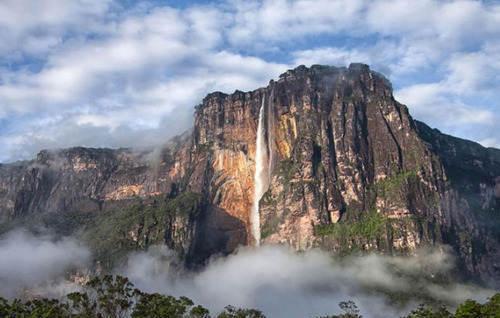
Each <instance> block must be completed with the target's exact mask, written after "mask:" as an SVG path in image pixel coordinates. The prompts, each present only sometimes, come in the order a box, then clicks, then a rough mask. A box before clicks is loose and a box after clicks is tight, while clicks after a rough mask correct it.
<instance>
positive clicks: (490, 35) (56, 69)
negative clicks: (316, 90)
mask: <svg viewBox="0 0 500 318" xmlns="http://www.w3.org/2000/svg"><path fill="white" fill-rule="evenodd" d="M410 3H411V5H410ZM499 24H500V6H499V5H496V4H495V3H485V2H479V1H446V2H442V1H437V0H424V1H419V2H418V3H413V2H412V1H408V0H397V1H385V0H377V1H370V2H368V1H361V0H355V1H352V0H334V1H329V0H298V1H290V0H279V1H270V0H264V1H251V2H249V1H240V0H231V1H229V0H228V1H225V2H223V3H221V4H217V5H215V4H210V5H203V6H202V5H190V6H187V7H186V8H185V9H178V8H172V7H169V6H165V5H160V4H155V3H141V4H136V5H133V6H131V7H128V8H125V7H123V6H122V5H121V4H119V3H118V2H113V1H111V0H110V1H95V0H81V1H73V2H68V1H60V0H59V1H58V0H43V1H29V0H21V1H12V0H9V1H4V2H2V3H1V4H0V30H5V31H6V32H1V33H0V43H1V44H0V53H2V58H0V70H1V72H0V119H3V120H4V121H5V120H7V121H9V123H11V124H10V125H9V127H10V128H9V130H8V131H5V130H4V131H3V132H2V134H3V136H0V141H2V146H3V148H4V149H11V150H8V152H9V153H6V152H4V153H3V154H2V155H0V156H1V158H0V160H7V158H13V156H14V155H13V153H17V154H19V153H26V154H28V155H32V154H31V152H30V151H36V150H37V149H39V148H40V147H42V146H43V145H45V146H48V145H53V144H59V145H65V146H66V145H73V144H75V143H77V142H80V141H81V139H80V138H76V137H74V136H73V135H68V134H65V133H63V132H65V131H67V129H68V127H69V126H70V125H76V127H74V130H78V129H83V130H85V131H90V130H92V129H95V130H94V131H95V132H97V131H99V132H102V131H103V130H104V131H106V138H103V139H100V138H95V141H94V143H92V142H90V141H89V142H90V143H89V145H105V144H106V141H114V142H112V143H111V142H110V143H108V145H109V146H114V145H117V144H120V145H121V143H122V141H121V140H122V139H123V140H126V138H123V137H121V135H120V136H118V135H117V132H121V131H126V130H127V129H128V130H130V131H131V133H132V134H135V135H136V137H137V138H130V140H131V141H133V140H142V139H143V137H140V134H141V130H142V131H143V133H144V136H149V134H150V130H152V129H155V128H159V127H161V124H160V123H161V122H162V120H164V119H165V118H166V117H168V116H170V114H171V112H172V110H173V109H180V108H182V107H186V108H187V109H186V111H185V113H189V112H191V110H192V107H193V105H196V104H197V103H198V102H199V101H200V99H201V98H202V97H203V95H204V94H206V93H208V92H210V91H212V90H222V91H227V92H231V91H234V90H235V89H241V90H251V89H254V88H257V87H259V86H262V85H265V84H266V83H267V82H268V81H269V80H270V79H271V78H276V76H277V75H278V74H280V73H281V72H283V71H285V70H286V69H287V68H290V67H293V66H295V65H297V64H308V65H309V64H318V63H326V64H335V65H339V64H340V65H347V64H349V63H351V62H364V63H369V64H370V65H371V66H372V69H375V70H378V71H381V72H382V73H384V74H385V75H387V76H389V77H390V79H391V80H393V84H394V86H395V87H397V88H398V89H399V90H398V96H400V97H401V98H402V99H403V102H405V103H407V104H408V105H409V107H410V110H411V111H412V112H413V113H415V115H416V116H417V118H419V119H423V120H430V121H431V124H434V123H435V124H436V125H437V126H438V127H439V128H444V130H446V127H451V126H453V127H454V128H453V129H456V130H460V129H462V128H463V127H465V125H469V124H471V123H488V125H489V126H491V122H492V120H493V121H495V120H496V118H494V117H491V114H492V113H495V108H498V107H499V104H498V102H497V101H498V98H497V94H498V93H497V89H496V88H497V87H498V85H500V84H499V83H500V80H499V78H498V74H499V72H498V70H499V68H500V67H499V65H498V63H499V62H498V61H500V58H499V56H500V50H499V49H498V48H499V47H500V41H499V39H500V29H499V28H498V27H497V26H498V25H499ZM325 36H329V37H325ZM330 37H332V38H330ZM337 39H338V40H339V41H340V42H341V43H342V44H341V45H340V44H339V43H337ZM308 44H311V46H309V45H308ZM268 55H269V56H273V59H272V61H271V59H270V58H268V57H267V56H268ZM276 57H277V58H276ZM423 93H429V94H430V95H429V96H422V94H423ZM479 94H481V96H478V95H479ZM484 96H488V98H489V99H485V98H484ZM472 100H475V101H474V102H472ZM437 104H439V105H440V107H439V108H437V107H436V105H437ZM436 109H439V110H440V111H437V112H436ZM441 114H442V115H446V117H449V118H450V119H449V120H437V116H438V115H439V116H441ZM492 118H493V119H492ZM14 120H16V121H17V122H18V124H17V125H16V124H12V123H13V121H14ZM452 120H453V121H455V124H453V125H449V123H450V122H451V121H452ZM58 127H60V129H58ZM160 130H161V129H160ZM49 132H50V135H49ZM177 133H179V132H177ZM120 134H121V133H120ZM495 134H496V135H495ZM91 135H94V134H91ZM55 136H61V138H62V140H61V141H59V142H55V141H51V142H50V143H48V144H47V143H45V142H41V141H42V140H45V141H46V140H53V139H54V138H55ZM110 136H115V137H111V138H110ZM58 138H59V137H58ZM471 138H476V139H477V140H482V139H485V138H500V136H498V133H494V132H490V131H488V133H479V134H478V135H477V136H476V135H474V136H471ZM11 139H12V141H10V140H11ZM22 140H25V142H27V143H28V144H29V145H26V148H29V149H30V151H25V150H22V149H20V148H22V147H23V143H22ZM118 140H120V142H118ZM36 142H39V144H38V146H36ZM6 143H7V144H8V146H6ZM133 145H134V144H133V143H132V144H131V146H133Z"/></svg>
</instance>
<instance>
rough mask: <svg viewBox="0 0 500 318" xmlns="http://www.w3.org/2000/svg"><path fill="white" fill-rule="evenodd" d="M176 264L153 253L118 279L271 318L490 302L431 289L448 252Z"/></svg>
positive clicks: (278, 255)
mask: <svg viewBox="0 0 500 318" xmlns="http://www.w3.org/2000/svg"><path fill="white" fill-rule="evenodd" d="M174 260H175V255H174V254H173V253H172V252H171V251H168V250H167V249H164V248H161V247H155V248H152V249H150V250H149V251H148V252H142V253H137V254H133V255H130V257H129V260H128V264H127V266H126V267H125V268H122V269H121V270H119V271H118V272H120V273H122V274H124V275H126V276H128V277H129V278H130V279H131V280H132V281H133V282H134V283H135V284H136V285H137V287H139V288H140V289H142V290H145V291H149V292H161V293H166V294H172V295H176V296H181V295H185V296H188V297H190V298H192V299H193V300H194V301H195V302H196V303H200V304H202V305H204V306H207V307H208V308H209V309H210V310H211V311H212V312H218V311H220V310H221V309H223V307H224V306H226V305H228V304H231V305H235V306H241V307H252V308H258V309H260V310H262V311H263V312H264V313H265V314H266V315H268V317H314V316H319V315H324V314H328V313H329V314H332V313H335V312H338V311H339V309H338V303H339V302H341V301H344V300H354V301H355V302H356V303H357V304H358V305H359V307H360V309H361V311H362V313H363V316H364V317H399V316H400V315H402V314H404V313H406V312H408V311H409V310H410V308H414V307H415V306H416V305H417V304H418V302H417V301H415V302H409V303H407V304H406V305H404V306H403V305H400V306H395V305H391V303H390V301H389V297H388V294H390V293H392V294H399V295H402V294H405V293H412V292H413V293H415V292H416V291H419V292H420V293H422V294H425V295H427V296H430V297H432V298H436V299H439V300H441V301H443V302H444V303H447V304H450V305H453V304H456V303H458V302H462V301H464V300H465V299H467V298H474V299H478V300H485V299H486V298H487V297H488V296H490V295H491V294H492V291H489V290H486V289H482V288H479V287H475V286H469V285H461V284H455V283H453V284H447V285H440V284H438V283H436V282H433V279H434V278H436V277H438V276H443V275H445V274H447V273H449V271H450V270H451V269H452V268H453V265H452V264H453V262H452V257H451V256H450V254H449V253H448V252H447V250H446V249H445V248H441V249H437V250H421V251H419V253H418V254H417V255H416V256H414V257H387V256H380V255H375V254H372V255H368V256H353V257H348V258H342V259H334V258H332V257H331V256H330V255H328V254H327V253H325V252H322V251H319V250H311V251H307V252H303V253H296V252H294V251H292V250H291V249H288V248H287V247H284V246H264V247H261V248H259V249H254V248H242V249H241V250H240V251H238V252H237V253H236V254H234V255H231V256H228V257H224V258H217V259H214V260H213V261H212V262H211V263H210V264H209V265H208V266H207V267H205V268H204V269H203V270H201V271H200V272H197V273H189V272H185V271H183V270H179V268H178V267H176V266H174V264H175V261H174Z"/></svg>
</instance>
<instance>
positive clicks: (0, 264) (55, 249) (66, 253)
mask: <svg viewBox="0 0 500 318" xmlns="http://www.w3.org/2000/svg"><path fill="white" fill-rule="evenodd" d="M89 258H90V252H89V251H88V249H86V248H85V247H82V246H81V245H79V244H78V242H77V241H75V240H74V239H71V238H66V239H61V240H55V239H54V238H53V237H51V236H50V235H41V236H35V235H33V234H30V233H28V232H26V231H23V230H15V231H12V232H9V233H8V234H6V235H5V236H3V237H1V238H0V296H1V297H9V298H10V297H18V296H21V294H22V293H23V292H28V293H30V294H38V293H41V294H47V295H48V296H57V295H61V294H64V293H65V292H66V291H67V290H68V289H71V288H72V286H71V284H70V283H69V282H64V276H65V275H66V274H68V271H69V270H71V269H74V268H77V267H83V266H85V265H86V264H87V262H88V260H89Z"/></svg>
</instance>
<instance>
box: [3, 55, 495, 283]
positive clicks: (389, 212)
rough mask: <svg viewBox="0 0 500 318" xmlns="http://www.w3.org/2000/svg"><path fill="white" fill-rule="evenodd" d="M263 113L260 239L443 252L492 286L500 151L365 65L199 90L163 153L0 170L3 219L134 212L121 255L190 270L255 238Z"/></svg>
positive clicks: (55, 157)
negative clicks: (422, 112)
mask: <svg viewBox="0 0 500 318" xmlns="http://www.w3.org/2000/svg"><path fill="white" fill-rule="evenodd" d="M262 105H263V107H264V109H263V110H264V114H265V115H264V116H265V117H264V119H265V120H264V121H263V124H264V126H265V127H264V128H265V132H266V134H265V141H266V145H267V147H266V149H265V151H266V152H267V154H268V156H267V158H268V159H269V162H268V165H267V168H266V169H267V175H269V180H267V183H268V185H269V186H268V190H267V192H266V193H265V194H264V196H263V198H262V199H261V200H260V209H259V210H260V224H261V233H262V242H263V243H264V244H265V243H267V244H276V243H278V244H280V243H286V244H289V245H291V246H293V247H294V248H296V249H297V250H301V249H308V248H311V247H320V248H323V249H325V250H328V251H332V252H335V253H348V252H352V251H380V252H383V253H387V254H401V253H404V254H411V253H413V252H414V251H415V249H416V248H418V247H420V246H427V245H440V244H448V245H450V246H452V248H453V249H454V250H455V252H456V254H457V256H458V259H459V264H460V265H461V267H462V269H463V272H464V273H467V274H470V275H474V276H475V277H480V278H481V279H483V280H487V279H490V278H493V279H494V280H490V281H496V282H500V268H499V266H500V263H498V259H500V252H499V251H500V249H499V247H500V235H499V233H500V224H499V223H500V222H499V221H500V150H497V149H491V148H490V149H488V148H484V147H482V146H480V145H479V144H476V143H473V142H470V141H465V140H461V139H458V138H454V137H451V136H447V135H444V134H442V133H440V132H439V131H437V130H433V129H431V128H429V127H427V126H426V125H425V124H423V123H420V122H417V121H414V120H413V119H412V118H411V116H410V115H409V112H408V109H407V107H406V106H404V105H402V104H400V103H398V102H397V101H396V100H395V99H394V97H393V95H392V87H391V84H390V83H389V82H388V80H387V79H386V78H385V77H383V76H382V75H381V74H378V73H377V72H374V71H371V70H370V69H369V67H368V66H366V65H363V64H351V65H350V66H349V67H348V68H337V67H330V66H319V65H315V66H312V67H310V68H307V67H304V66H299V67H297V68H296V69H293V70H289V71H287V72H286V73H284V74H282V75H281V76H280V78H279V79H278V80H276V81H271V82H270V83H269V85H268V86H267V87H264V88H260V89H257V90H255V91H251V92H240V91H236V92H234V93H233V94H230V95H228V94H223V93H220V92H216V93H212V94H209V95H208V96H207V97H206V98H205V99H204V100H203V102H202V103H201V104H200V105H198V106H197V107H196V109H195V124H194V128H193V131H192V132H190V133H186V134H184V135H183V136H181V137H179V138H177V139H175V140H173V141H171V142H170V143H169V144H168V145H167V146H166V147H164V149H163V150H162V151H160V152H134V151H131V150H124V149H122V150H107V149H86V148H72V149H68V150H61V151H53V152H49V151H43V152H41V153H40V154H39V155H38V157H37V158H36V159H35V160H33V161H29V162H22V163H16V164H8V165H2V166H0V211H1V212H0V221H1V222H2V223H3V226H4V227H6V226H12V224H16V222H15V221H16V220H21V219H24V220H25V219H26V218H30V219H37V216H40V215H43V216H48V215H49V216H50V217H49V219H50V220H55V219H58V218H59V219H60V218H62V216H61V215H71V214H72V213H73V214H74V213H77V214H78V215H82V213H83V214H85V215H86V216H88V217H89V218H91V219H93V220H94V222H95V219H96V218H98V219H99V220H100V221H99V224H106V222H108V221H109V220H110V219H112V218H116V216H117V214H116V213H117V212H116V211H117V206H122V207H123V206H130V205H131V204H136V207H138V208H135V209H132V210H131V211H130V212H126V213H125V214H120V215H121V217H120V218H125V216H126V215H136V216H137V215H139V216H141V217H140V218H138V219H137V218H132V220H133V221H131V222H129V223H126V222H125V223H123V222H122V223H120V226H119V228H120V227H121V228H123V229H122V230H121V232H120V231H119V233H118V234H117V235H119V236H120V240H122V239H123V242H135V243H133V244H130V245H127V244H128V243H123V246H125V247H126V248H131V249H132V248H144V247H147V246H148V245H150V244H153V243H157V242H165V243H166V244H168V245H169V246H170V247H171V248H173V249H176V250H178V251H179V252H180V253H181V254H182V255H183V256H184V257H185V258H186V260H188V263H190V264H199V263H201V262H203V261H204V260H206V259H207V258H208V257H209V256H210V255H213V254H216V253H229V252H231V251H233V250H234V249H235V248H236V247H237V246H238V245H240V244H252V243H253V237H252V236H251V234H250V233H251V232H250V228H251V218H250V211H251V209H252V200H253V192H254V174H255V153H256V148H255V147H256V142H255V141H256V131H257V124H258V116H259V110H260V107H261V106H262ZM189 202H196V204H194V205H192V204H188V203H189ZM121 210H122V211H123V208H122V209H121ZM121 213H123V212H121ZM96 215H97V216H98V217H96ZM108 215H109V217H107V216H108ZM54 222H55V221H54ZM46 223H47V222H46ZM49 223H50V222H49ZM89 224H90V225H89ZM148 224H149V225H148ZM49 225H50V224H49ZM73 226H74V228H75V229H77V228H78V229H81V228H82V227H83V228H85V227H87V229H88V230H87V233H88V231H90V230H89V228H91V227H92V226H95V223H92V222H90V223H88V224H87V223H85V222H83V224H80V225H78V224H76V225H73ZM63 228H64V227H63ZM148 228H149V230H148V231H146V229H148ZM69 232H71V231H69ZM120 233H121V234H120ZM151 233H154V235H153V234H151ZM94 234H95V233H94ZM96 235H97V236H98V233H97V234H95V235H93V236H94V237H95V236H96Z"/></svg>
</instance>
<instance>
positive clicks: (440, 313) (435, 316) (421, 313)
mask: <svg viewBox="0 0 500 318" xmlns="http://www.w3.org/2000/svg"><path fill="white" fill-rule="evenodd" d="M406 318H453V315H452V314H451V313H450V312H449V311H448V310H447V309H446V307H444V306H439V307H437V308H432V307H429V306H425V305H420V306H418V308H417V309H415V310H413V311H412V312H411V313H410V314H409V315H408V316H406Z"/></svg>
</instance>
